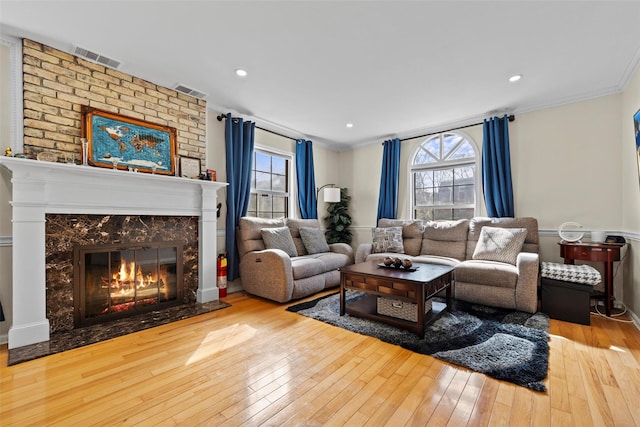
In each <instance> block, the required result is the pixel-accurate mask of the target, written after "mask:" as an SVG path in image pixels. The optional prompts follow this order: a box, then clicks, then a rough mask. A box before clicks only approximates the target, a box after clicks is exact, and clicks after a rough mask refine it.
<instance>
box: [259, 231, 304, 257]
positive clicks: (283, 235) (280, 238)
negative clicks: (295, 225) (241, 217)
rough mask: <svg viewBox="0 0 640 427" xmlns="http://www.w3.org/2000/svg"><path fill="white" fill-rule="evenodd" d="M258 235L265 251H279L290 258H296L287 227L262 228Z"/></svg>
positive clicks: (294, 246) (296, 252) (296, 254)
mask: <svg viewBox="0 0 640 427" xmlns="http://www.w3.org/2000/svg"><path fill="white" fill-rule="evenodd" d="M260 234H261V235H262V240H264V245H265V247H266V248H267V249H280V250H283V251H285V252H286V253H287V255H289V256H290V257H295V256H298V250H297V249H296V245H295V244H294V243H293V238H292V237H291V232H290V231H289V227H276V228H263V229H262V230H260Z"/></svg>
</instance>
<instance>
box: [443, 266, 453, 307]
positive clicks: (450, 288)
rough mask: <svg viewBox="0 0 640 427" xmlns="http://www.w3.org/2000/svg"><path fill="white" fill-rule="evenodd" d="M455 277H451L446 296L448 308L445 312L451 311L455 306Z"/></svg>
mask: <svg viewBox="0 0 640 427" xmlns="http://www.w3.org/2000/svg"><path fill="white" fill-rule="evenodd" d="M454 281H455V280H454V279H453V276H452V275H451V274H450V275H449V286H448V287H447V291H446V295H447V299H446V301H447V308H446V309H445V310H447V311H449V312H450V311H451V306H452V305H453V285H454Z"/></svg>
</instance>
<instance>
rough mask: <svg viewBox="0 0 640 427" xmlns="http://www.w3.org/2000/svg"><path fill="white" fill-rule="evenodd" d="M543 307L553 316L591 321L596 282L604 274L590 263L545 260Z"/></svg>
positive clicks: (585, 323) (544, 311) (570, 319)
mask: <svg viewBox="0 0 640 427" xmlns="http://www.w3.org/2000/svg"><path fill="white" fill-rule="evenodd" d="M541 277H542V278H541V281H540V284H541V300H542V301H541V305H542V307H541V309H542V312H543V313H546V314H547V315H549V317H551V318H552V319H557V320H563V321H565V322H572V323H579V324H582V325H590V324H591V321H590V317H589V316H590V302H591V292H592V291H593V286H594V285H596V284H598V283H600V281H601V280H602V277H601V276H600V273H599V272H598V270H596V269H595V268H593V267H591V266H589V265H572V264H556V263H551V262H543V263H542V272H541Z"/></svg>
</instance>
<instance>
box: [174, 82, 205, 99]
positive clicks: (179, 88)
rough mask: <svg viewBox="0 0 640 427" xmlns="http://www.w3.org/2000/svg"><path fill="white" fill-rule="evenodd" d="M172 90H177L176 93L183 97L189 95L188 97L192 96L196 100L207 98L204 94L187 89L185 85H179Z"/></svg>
mask: <svg viewBox="0 0 640 427" xmlns="http://www.w3.org/2000/svg"><path fill="white" fill-rule="evenodd" d="M174 89H175V90H177V91H178V92H182V93H184V94H185V95H190V96H193V97H196V98H200V99H204V97H205V96H207V94H206V93H203V92H200V91H197V90H195V89H191V88H189V87H187V86H185V85H181V84H177V85H175V87H174Z"/></svg>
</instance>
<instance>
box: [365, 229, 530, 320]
mask: <svg viewBox="0 0 640 427" xmlns="http://www.w3.org/2000/svg"><path fill="white" fill-rule="evenodd" d="M398 226H401V227H402V249H401V250H404V253H395V252H383V253H372V247H373V245H372V244H371V243H365V244H361V245H360V246H359V247H358V249H357V251H356V256H355V261H356V263H358V262H364V261H371V262H376V263H381V262H382V261H383V260H384V258H386V257H387V256H390V257H393V258H395V257H398V258H401V259H406V258H408V259H411V260H412V261H413V262H427V263H436V264H446V265H453V266H455V286H454V297H455V298H456V299H459V300H464V301H468V302H475V303H480V304H484V305H489V306H494V307H502V308H509V309H517V310H521V311H525V312H528V313H534V312H536V310H537V308H538V283H539V256H538V252H539V240H538V221H537V220H536V219H535V218H484V217H476V218H472V219H471V220H459V221H424V222H423V221H420V220H412V221H405V220H395V219H380V221H379V222H378V227H380V228H385V229H386V228H387V227H398ZM485 226H487V227H488V228H487V230H485V234H484V235H483V234H482V228H483V227H485ZM496 228H506V229H510V230H496ZM517 228H524V229H526V232H525V231H522V232H520V236H522V235H523V234H525V233H526V234H525V237H524V243H523V244H522V248H521V249H520V250H519V252H516V253H513V254H512V255H513V256H512V257H511V260H512V261H513V264H512V263H510V262H502V261H495V260H492V259H493V258H495V259H501V257H502V255H504V254H501V253H499V251H497V253H494V254H490V256H487V255H486V252H484V253H482V252H480V251H478V252H476V246H477V245H478V240H479V239H480V238H482V244H481V248H479V249H485V247H486V242H487V241H488V242H489V243H492V242H491V238H489V239H488V240H487V236H490V233H491V231H496V232H498V233H505V232H511V231H512V230H514V229H517ZM383 231H384V230H383ZM474 255H475V256H474ZM483 257H484V258H485V259H481V258H483Z"/></svg>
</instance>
